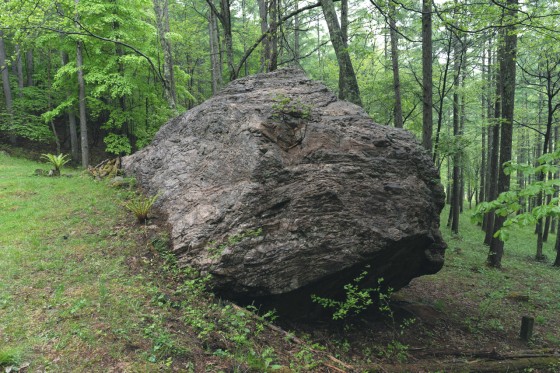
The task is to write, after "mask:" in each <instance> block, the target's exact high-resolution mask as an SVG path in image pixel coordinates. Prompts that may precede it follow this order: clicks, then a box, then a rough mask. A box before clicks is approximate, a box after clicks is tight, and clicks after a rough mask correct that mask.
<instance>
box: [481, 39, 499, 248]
mask: <svg viewBox="0 0 560 373" xmlns="http://www.w3.org/2000/svg"><path fill="white" fill-rule="evenodd" d="M498 39H499V40H498V52H497V56H496V60H497V61H500V60H502V59H503V57H502V55H503V53H504V46H503V40H501V36H500V37H499V38H498ZM501 74H502V72H501V71H500V69H499V68H498V69H497V70H496V73H495V79H494V80H495V82H496V94H495V97H494V114H493V121H492V122H491V126H492V127H491V128H492V131H491V133H489V139H490V140H489V141H490V142H491V147H489V150H490V159H489V169H488V175H489V176H490V177H489V187H488V201H493V200H495V199H496V198H497V197H498V172H499V166H498V161H499V154H500V125H499V118H500V117H501V115H502V114H501V113H502V79H501ZM494 220H495V214H494V212H490V213H488V214H487V229H486V235H485V237H484V243H485V244H486V245H489V246H490V244H491V243H492V236H493V234H494V231H493V228H494Z"/></svg>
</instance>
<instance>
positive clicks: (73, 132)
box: [61, 52, 80, 161]
mask: <svg viewBox="0 0 560 373" xmlns="http://www.w3.org/2000/svg"><path fill="white" fill-rule="evenodd" d="M61 58H62V66H65V65H66V64H68V62H69V60H70V59H69V57H68V54H67V53H66V52H62V53H61ZM67 113H68V132H69V133H70V153H71V155H72V159H73V160H74V161H77V160H78V159H79V158H80V148H79V143H78V130H77V128H76V113H75V111H74V106H73V105H72V107H71V108H70V109H68V111H67Z"/></svg>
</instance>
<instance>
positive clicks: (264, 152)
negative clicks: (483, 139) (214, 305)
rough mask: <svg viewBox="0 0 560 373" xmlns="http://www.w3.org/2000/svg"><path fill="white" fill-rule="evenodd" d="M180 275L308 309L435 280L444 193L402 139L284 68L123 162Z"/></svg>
mask: <svg viewBox="0 0 560 373" xmlns="http://www.w3.org/2000/svg"><path fill="white" fill-rule="evenodd" d="M123 167H124V168H125V170H126V171H127V172H128V173H129V174H132V175H134V176H136V177H137V179H138V182H139V183H140V185H141V186H142V187H143V188H144V189H145V190H147V192H148V193H150V194H155V193H158V192H159V193H160V195H161V196H160V198H159V201H158V205H159V207H160V208H161V209H162V210H163V211H164V212H166V213H167V215H168V221H169V223H170V225H171V227H172V233H171V238H172V243H173V249H174V251H175V253H176V254H177V256H178V257H179V259H180V263H182V264H184V265H192V266H195V267H196V268H199V269H201V270H202V271H203V272H208V273H211V274H212V275H213V276H212V277H213V285H214V287H215V289H216V290H217V291H218V292H220V293H222V294H223V295H226V296H230V297H233V298H238V299H239V298H241V299H249V298H266V297H270V296H275V295H281V294H284V295H285V296H284V298H282V297H280V298H279V299H284V300H286V299H289V298H291V299H292V300H294V299H297V300H298V302H300V301H301V302H303V303H305V302H308V300H309V293H318V294H322V295H328V296H337V295H339V293H340V290H341V289H342V286H343V285H344V284H346V283H348V282H349V281H351V280H352V279H353V278H355V277H356V275H357V274H358V273H360V272H361V271H362V270H364V268H366V266H369V267H367V269H366V270H367V271H368V273H369V276H368V278H367V280H366V286H367V285H368V281H369V285H374V286H376V285H377V278H378V277H383V278H384V280H385V284H386V285H390V286H392V287H394V288H400V287H402V286H404V285H406V284H408V282H409V281H410V280H411V279H412V278H414V277H417V276H420V275H423V274H431V273H435V272H437V271H438V270H439V269H440V268H441V266H442V264H443V256H444V251H445V247H446V245H445V243H444V242H443V240H442V238H441V236H440V232H439V213H440V211H441V209H442V207H443V204H444V194H443V189H442V187H441V185H440V183H439V180H438V175H437V173H436V171H435V169H434V168H433V166H432V162H431V161H430V158H429V157H428V155H427V154H425V152H424V150H423V149H422V148H421V147H420V146H419V145H418V144H417V142H416V140H415V139H414V138H413V136H412V135H411V134H409V133H407V132H406V131H404V130H398V129H394V128H390V127H386V126H379V125H376V124H374V123H373V122H372V120H371V119H370V118H369V117H368V116H367V115H366V113H365V112H364V111H363V110H362V109H361V108H359V107H358V106H355V105H353V104H350V103H347V102H343V101H339V100H338V99H337V98H336V97H335V96H334V95H333V93H331V92H330V91H329V90H328V89H327V88H326V87H325V86H324V85H322V84H320V83H318V82H314V81H312V80H310V79H308V78H307V77H306V76H305V75H304V74H303V72H301V71H300V70H294V69H285V70H280V71H277V72H274V73H269V74H260V75H256V76H250V77H247V78H244V79H239V80H237V81H235V82H233V83H232V84H230V85H229V86H228V87H227V88H225V89H224V90H223V91H222V92H221V93H220V94H219V95H217V96H216V97H214V98H212V99H210V100H208V101H206V102H205V103H203V104H201V105H200V106H198V107H195V108H194V109H192V110H190V111H189V112H187V113H186V114H184V115H182V116H180V117H177V118H175V119H173V120H171V121H170V122H169V123H167V124H166V125H165V126H163V127H162V128H161V129H160V131H159V132H158V134H157V135H156V137H155V139H154V140H153V142H152V144H151V145H150V146H148V147H146V148H145V149H143V150H141V151H139V152H137V153H135V154H133V155H132V156H130V157H126V158H125V159H123Z"/></svg>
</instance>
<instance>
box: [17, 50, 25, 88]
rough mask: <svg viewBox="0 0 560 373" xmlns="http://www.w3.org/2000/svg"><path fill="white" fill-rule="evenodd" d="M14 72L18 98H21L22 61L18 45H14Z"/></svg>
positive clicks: (22, 83) (22, 85)
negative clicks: (16, 79) (15, 73)
mask: <svg viewBox="0 0 560 373" xmlns="http://www.w3.org/2000/svg"><path fill="white" fill-rule="evenodd" d="M16 71H17V78H18V97H19V98H22V97H23V87H24V81H23V61H22V56H21V50H20V48H19V44H16Z"/></svg>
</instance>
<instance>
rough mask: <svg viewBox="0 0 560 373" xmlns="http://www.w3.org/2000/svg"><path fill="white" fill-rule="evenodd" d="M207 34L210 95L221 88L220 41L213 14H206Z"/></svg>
mask: <svg viewBox="0 0 560 373" xmlns="http://www.w3.org/2000/svg"><path fill="white" fill-rule="evenodd" d="M208 34H209V40H210V64H211V74H212V94H213V95H215V94H216V93H218V91H219V90H220V88H221V86H222V64H221V63H220V41H219V40H218V22H217V20H216V15H215V14H214V12H208Z"/></svg>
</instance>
